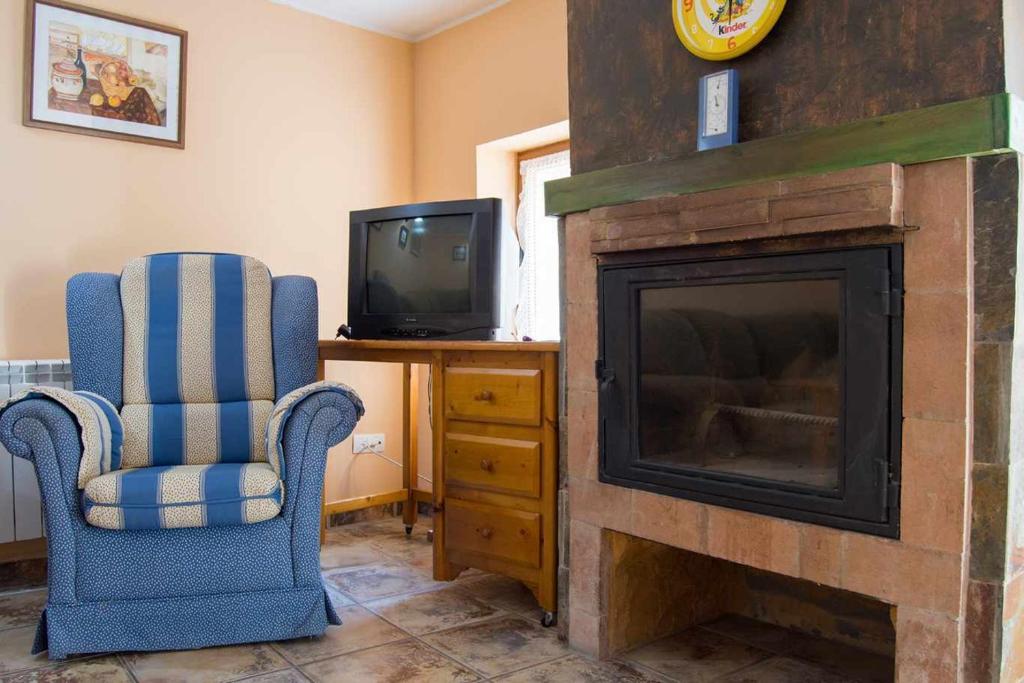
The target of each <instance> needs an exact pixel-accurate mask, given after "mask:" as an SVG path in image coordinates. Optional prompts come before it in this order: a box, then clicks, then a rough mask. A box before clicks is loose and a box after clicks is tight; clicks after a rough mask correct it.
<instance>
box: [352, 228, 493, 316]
mask: <svg viewBox="0 0 1024 683" xmlns="http://www.w3.org/2000/svg"><path fill="white" fill-rule="evenodd" d="M472 244H473V214H471V213H467V214H454V215H449V216H425V217H419V218H401V219H395V220H385V221H375V222H371V223H369V224H368V225H367V235H366V312H367V313H369V314H370V315H396V314H398V315H421V314H429V313H469V312H470V311H472V302H471V300H470V288H471V285H472V279H471V278H472V272H473V271H472V269H471V267H470V264H471V263H472V257H473V255H472V253H471V248H472Z"/></svg>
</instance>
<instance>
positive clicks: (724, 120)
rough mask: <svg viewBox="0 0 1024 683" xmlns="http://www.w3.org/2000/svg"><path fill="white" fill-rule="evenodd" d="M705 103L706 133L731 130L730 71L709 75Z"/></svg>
mask: <svg viewBox="0 0 1024 683" xmlns="http://www.w3.org/2000/svg"><path fill="white" fill-rule="evenodd" d="M705 97H706V101H705V103H704V112H705V114H704V135H706V136H708V137H710V136H712V135H721V134H722V133H725V132H727V131H728V130H729V73H728V72H726V71H723V72H722V73H720V74H714V75H713V76H708V80H707V90H706V91H705Z"/></svg>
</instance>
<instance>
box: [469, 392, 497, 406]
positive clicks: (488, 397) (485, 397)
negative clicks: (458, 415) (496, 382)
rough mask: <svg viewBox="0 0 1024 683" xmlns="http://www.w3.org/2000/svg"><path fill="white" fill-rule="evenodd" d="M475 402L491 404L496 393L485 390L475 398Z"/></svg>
mask: <svg viewBox="0 0 1024 683" xmlns="http://www.w3.org/2000/svg"><path fill="white" fill-rule="evenodd" d="M473 400H474V401H485V402H487V403H490V402H491V401H493V400H494V392H492V391H489V390H487V389H484V390H483V391H481V392H478V393H477V394H475V395H474V396H473Z"/></svg>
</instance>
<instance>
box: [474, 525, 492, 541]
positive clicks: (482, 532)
mask: <svg viewBox="0 0 1024 683" xmlns="http://www.w3.org/2000/svg"><path fill="white" fill-rule="evenodd" d="M476 532H477V533H478V534H480V535H481V536H483V537H484V538H490V537H491V536H493V535H494V529H492V528H490V527H488V526H485V527H483V528H482V529H477V530H476Z"/></svg>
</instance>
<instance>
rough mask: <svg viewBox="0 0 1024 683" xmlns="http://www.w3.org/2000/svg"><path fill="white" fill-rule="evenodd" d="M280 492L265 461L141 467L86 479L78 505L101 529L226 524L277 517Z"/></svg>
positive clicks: (279, 487)
mask: <svg viewBox="0 0 1024 683" xmlns="http://www.w3.org/2000/svg"><path fill="white" fill-rule="evenodd" d="M283 496H284V494H283V487H282V485H281V480H280V479H278V476H277V473H276V472H275V471H274V468H273V467H271V466H270V465H269V464H268V463H265V462H256V463H216V464H212V465H171V466H165V467H140V468H136V469H128V470H118V471H115V472H110V473H108V474H104V475H102V476H99V477H96V478H95V479H93V480H91V481H90V482H89V483H88V484H87V485H86V487H85V491H84V492H83V494H82V509H83V512H84V514H85V519H86V521H87V522H88V523H89V524H91V525H92V526H96V527H101V528H104V529H171V528H184V527H211V526H230V525H235V524H254V523H256V522H263V521H266V520H268V519H271V518H273V517H276V516H277V515H278V514H279V513H280V512H281V505H282V503H283Z"/></svg>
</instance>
